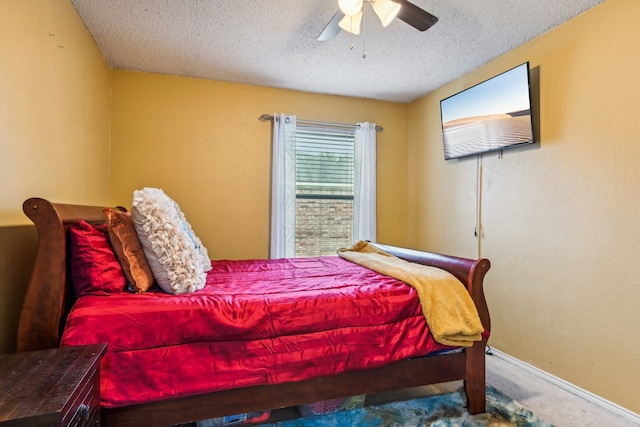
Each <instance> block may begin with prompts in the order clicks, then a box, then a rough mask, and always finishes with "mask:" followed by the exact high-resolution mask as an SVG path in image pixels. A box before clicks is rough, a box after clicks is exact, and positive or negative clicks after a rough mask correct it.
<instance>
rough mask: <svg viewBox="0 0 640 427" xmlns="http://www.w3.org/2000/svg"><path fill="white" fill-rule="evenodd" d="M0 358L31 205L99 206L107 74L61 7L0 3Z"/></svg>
mask: <svg viewBox="0 0 640 427" xmlns="http://www.w3.org/2000/svg"><path fill="white" fill-rule="evenodd" d="M0 64H1V65H0V295H1V296H0V353H6V352H10V351H13V350H15V340H16V335H17V329H16V328H17V323H18V318H19V313H20V307H21V306H22V299H23V297H24V292H25V286H26V283H27V281H28V279H29V274H30V270H31V266H32V263H33V259H34V254H35V248H36V243H37V242H36V240H37V235H36V232H35V229H34V227H33V226H29V225H27V224H30V222H29V220H28V219H27V217H26V216H25V215H24V214H23V213H22V202H23V201H24V200H25V199H27V198H29V197H33V196H38V197H45V198H49V199H52V200H56V201H64V202H77V203H79V202H83V203H106V201H107V200H108V196H109V193H108V192H109V187H108V183H109V108H110V105H109V86H110V82H109V79H110V70H109V67H108V66H107V65H106V63H105V62H104V59H103V58H102V55H101V54H100V51H99V50H98V48H97V47H96V45H95V43H94V41H93V39H92V38H91V36H90V35H89V33H88V32H87V30H86V28H85V27H84V24H83V23H82V21H81V20H80V18H79V17H78V16H77V14H76V12H75V10H74V8H73V7H72V6H71V4H70V3H69V1H67V0H19V1H10V0H2V1H0Z"/></svg>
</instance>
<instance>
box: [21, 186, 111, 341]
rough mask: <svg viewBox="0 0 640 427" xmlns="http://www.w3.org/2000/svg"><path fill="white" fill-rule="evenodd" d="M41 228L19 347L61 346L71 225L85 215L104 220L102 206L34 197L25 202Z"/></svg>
mask: <svg viewBox="0 0 640 427" xmlns="http://www.w3.org/2000/svg"><path fill="white" fill-rule="evenodd" d="M22 209H23V211H24V213H25V214H26V215H27V216H28V217H29V218H30V219H31V221H33V223H34V224H35V226H36V229H37V230H38V239H39V244H38V252H37V254H36V261H35V264H34V267H33V270H32V272H31V279H30V280H29V285H28V287H27V292H26V295H25V298H24V302H23V304H22V312H21V313H20V323H19V325H18V343H17V350H18V351H28V350H40V349H45V348H54V347H58V344H59V342H60V328H61V321H63V319H64V316H65V313H64V311H65V299H66V297H67V290H68V289H69V287H68V286H67V281H68V280H70V279H69V278H68V277H67V255H68V248H67V229H68V228H69V226H71V225H72V224H74V223H76V222H78V221H80V220H81V219H84V220H85V221H87V222H89V223H104V222H106V220H107V218H106V216H105V214H104V213H103V212H102V209H103V207H101V206H82V205H67V204H62V203H51V202H49V201H47V200H45V199H40V198H31V199H28V200H26V201H25V202H24V204H23V205H22ZM119 209H122V208H119Z"/></svg>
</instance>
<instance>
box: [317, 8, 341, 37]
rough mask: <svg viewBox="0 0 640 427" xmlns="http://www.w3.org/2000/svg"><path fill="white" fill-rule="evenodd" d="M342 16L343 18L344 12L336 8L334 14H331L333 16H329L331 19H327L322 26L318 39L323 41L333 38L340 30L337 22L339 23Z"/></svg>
mask: <svg viewBox="0 0 640 427" xmlns="http://www.w3.org/2000/svg"><path fill="white" fill-rule="evenodd" d="M342 18H344V13H342V11H340V10H338V11H337V12H336V14H335V15H333V18H331V21H329V23H328V24H327V26H326V27H324V30H322V32H321V33H320V35H319V36H318V41H319V42H325V41H328V40H333V39H335V38H336V36H337V35H338V33H339V32H340V26H339V25H338V24H339V23H340V20H341V19H342Z"/></svg>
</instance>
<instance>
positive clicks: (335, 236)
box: [295, 125, 355, 256]
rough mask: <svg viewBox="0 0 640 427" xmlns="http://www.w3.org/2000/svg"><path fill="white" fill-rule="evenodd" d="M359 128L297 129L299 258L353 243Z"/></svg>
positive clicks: (330, 251) (296, 229) (297, 240)
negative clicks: (356, 134)
mask: <svg viewBox="0 0 640 427" xmlns="http://www.w3.org/2000/svg"><path fill="white" fill-rule="evenodd" d="M354 138H355V136H354V130H353V129H351V130H349V129H332V128H320V127H311V126H301V125H298V126H297V127H296V132H295V160H296V169H295V170H296V215H295V224H296V226H295V233H296V234H295V256H313V255H333V254H335V253H336V249H337V248H341V247H347V246H350V245H351V244H352V243H353V199H354V194H353V185H354V178H353V173H354Z"/></svg>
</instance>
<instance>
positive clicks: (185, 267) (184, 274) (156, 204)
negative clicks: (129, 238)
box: [131, 187, 211, 294]
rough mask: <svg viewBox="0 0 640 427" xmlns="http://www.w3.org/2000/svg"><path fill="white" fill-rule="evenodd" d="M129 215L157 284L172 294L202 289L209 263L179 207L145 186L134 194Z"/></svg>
mask: <svg viewBox="0 0 640 427" xmlns="http://www.w3.org/2000/svg"><path fill="white" fill-rule="evenodd" d="M131 215H132V217H133V223H134V226H135V228H136V232H137V233H138V238H139V239H140V243H142V248H143V250H144V254H145V256H146V257H147V261H148V263H149V267H151V271H152V272H153V276H154V277H155V279H156V281H157V282H158V285H160V287H161V288H162V289H163V290H164V291H165V292H168V293H171V294H184V293H188V292H195V291H197V290H199V289H202V288H203V287H204V285H205V282H206V278H207V271H209V270H211V260H210V259H209V254H208V252H207V249H206V248H205V247H204V246H203V245H202V242H201V241H200V239H199V238H198V237H197V236H196V235H195V233H194V232H193V229H192V228H191V224H189V222H188V221H187V219H186V218H185V216H184V214H183V213H182V210H180V207H179V206H178V204H177V203H176V202H175V201H173V200H172V199H171V198H170V197H169V196H167V195H166V194H165V193H164V191H162V190H161V189H159V188H149V187H145V188H143V189H142V190H136V191H134V192H133V205H132V207H131Z"/></svg>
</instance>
